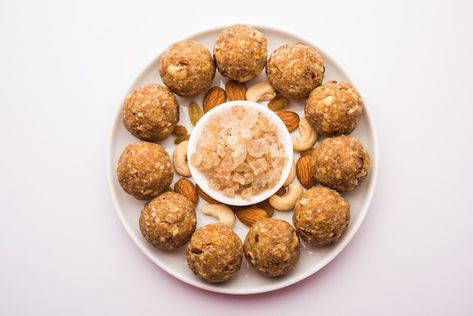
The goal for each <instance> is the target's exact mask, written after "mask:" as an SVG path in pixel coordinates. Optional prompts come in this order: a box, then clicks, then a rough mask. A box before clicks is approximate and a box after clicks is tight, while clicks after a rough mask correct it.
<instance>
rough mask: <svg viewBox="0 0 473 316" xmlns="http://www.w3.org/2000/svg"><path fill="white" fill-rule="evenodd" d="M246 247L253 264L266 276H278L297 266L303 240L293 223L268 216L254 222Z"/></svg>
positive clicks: (247, 254)
mask: <svg viewBox="0 0 473 316" xmlns="http://www.w3.org/2000/svg"><path fill="white" fill-rule="evenodd" d="M243 249H244V252H245V257H246V259H247V261H248V262H249V263H250V265H251V266H252V267H253V268H255V269H256V270H257V271H258V272H260V273H262V274H264V275H266V276H270V277H275V276H280V275H284V274H286V273H288V272H289V271H291V270H292V268H294V266H295V265H296V263H297V262H298V260H299V254H300V242H299V237H297V234H296V231H295V229H294V228H293V227H292V226H291V224H289V223H288V222H286V221H284V220H281V219H274V218H268V219H263V220H259V221H257V222H256V223H255V224H253V226H251V229H250V231H249V232H248V235H246V239H245V243H244V245H243Z"/></svg>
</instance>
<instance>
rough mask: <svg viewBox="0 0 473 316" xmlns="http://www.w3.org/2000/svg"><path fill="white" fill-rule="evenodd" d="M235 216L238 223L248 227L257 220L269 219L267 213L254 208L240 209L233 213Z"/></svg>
mask: <svg viewBox="0 0 473 316" xmlns="http://www.w3.org/2000/svg"><path fill="white" fill-rule="evenodd" d="M235 214H236V216H237V217H238V219H239V220H240V222H242V223H243V224H245V225H246V226H248V227H251V226H252V225H253V224H254V223H256V222H257V221H259V220H262V219H266V218H269V217H271V216H269V214H268V212H266V211H265V210H263V209H261V208H258V207H255V206H248V207H243V208H240V209H239V210H237V211H236V212H235Z"/></svg>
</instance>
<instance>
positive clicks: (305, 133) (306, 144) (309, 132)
mask: <svg viewBox="0 0 473 316" xmlns="http://www.w3.org/2000/svg"><path fill="white" fill-rule="evenodd" d="M316 141H317V133H316V132H315V130H314V129H313V128H312V126H310V124H309V121H307V119H306V118H303V119H302V120H301V121H300V123H299V137H297V138H293V139H292V146H293V147H294V150H297V151H300V152H301V154H302V152H303V151H305V150H308V149H310V148H312V146H314V144H315V142H316Z"/></svg>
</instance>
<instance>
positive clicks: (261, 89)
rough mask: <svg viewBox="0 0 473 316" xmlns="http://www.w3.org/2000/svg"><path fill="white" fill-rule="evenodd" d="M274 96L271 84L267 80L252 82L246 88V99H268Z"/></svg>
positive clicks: (274, 92)
mask: <svg viewBox="0 0 473 316" xmlns="http://www.w3.org/2000/svg"><path fill="white" fill-rule="evenodd" d="M275 96H276V91H274V88H273V86H272V85H271V84H270V83H269V81H268V80H264V81H261V82H258V83H256V84H254V85H253V86H251V87H249V88H248V90H246V99H247V100H248V101H253V102H258V101H265V100H266V101H268V100H271V99H273V98H274V97H275Z"/></svg>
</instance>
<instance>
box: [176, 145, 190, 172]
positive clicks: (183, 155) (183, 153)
mask: <svg viewBox="0 0 473 316" xmlns="http://www.w3.org/2000/svg"><path fill="white" fill-rule="evenodd" d="M188 143H189V141H187V140H185V141H183V142H181V143H179V144H178V145H176V147H175V148H174V153H173V154H172V163H173V164H174V169H175V170H176V172H177V173H178V174H180V175H181V176H183V177H190V176H191V171H190V170H189V165H188V164H187V144H188Z"/></svg>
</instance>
